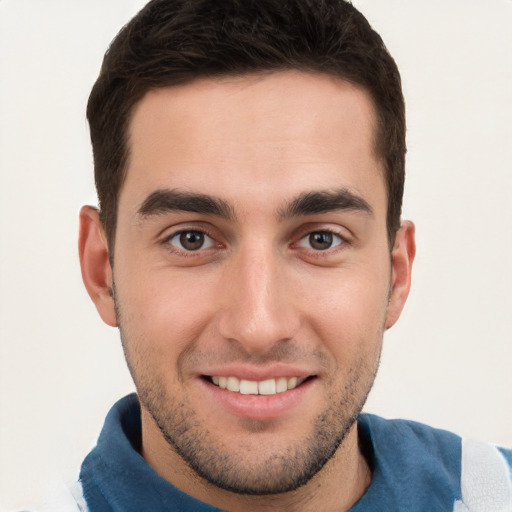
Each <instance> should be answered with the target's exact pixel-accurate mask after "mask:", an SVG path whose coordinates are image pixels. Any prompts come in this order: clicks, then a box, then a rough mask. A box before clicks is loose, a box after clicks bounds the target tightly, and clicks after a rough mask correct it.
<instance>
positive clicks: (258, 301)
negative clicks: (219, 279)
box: [218, 246, 300, 354]
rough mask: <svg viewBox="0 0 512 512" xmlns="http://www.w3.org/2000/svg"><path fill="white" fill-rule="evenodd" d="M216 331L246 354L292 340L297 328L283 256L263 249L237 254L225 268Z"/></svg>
mask: <svg viewBox="0 0 512 512" xmlns="http://www.w3.org/2000/svg"><path fill="white" fill-rule="evenodd" d="M224 278H225V280H224V283H225V285H223V288H222V291H221V297H220V304H221V308H220V311H219V312H218V329H219V332H220V335H221V336H222V337H223V338H224V339H227V340H230V341H232V342H237V343H239V344H240V345H241V346H242V347H243V348H244V349H245V351H247V352H248V353H260V354H263V353H265V352H267V351H269V350H270V349H271V348H272V347H274V346H276V345H278V344H280V343H283V342H286V341H289V340H291V339H293V338H294V337H295V336H296V334H297V331H298V330H299V326H300V313H299V309H298V308H297V304H295V299H294V297H295V296H294V293H293V290H292V288H293V286H292V284H291V282H290V280H289V279H287V272H286V262H285V257H284V256H280V255H279V254H276V251H273V250H272V249H265V248H264V247H262V246H260V247H253V248H252V249H251V248H248V249H246V250H244V251H240V253H239V254H238V255H236V257H234V258H233V261H232V262H231V263H230V264H229V265H228V266H227V267H226V273H225V275H224Z"/></svg>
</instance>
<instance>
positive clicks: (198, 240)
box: [180, 231, 204, 251]
mask: <svg viewBox="0 0 512 512" xmlns="http://www.w3.org/2000/svg"><path fill="white" fill-rule="evenodd" d="M180 244H181V246H182V247H183V248H184V249H187V251H197V250H198V249H201V247H202V246H203V244H204V233H201V232H200V231H185V232H183V233H181V235H180Z"/></svg>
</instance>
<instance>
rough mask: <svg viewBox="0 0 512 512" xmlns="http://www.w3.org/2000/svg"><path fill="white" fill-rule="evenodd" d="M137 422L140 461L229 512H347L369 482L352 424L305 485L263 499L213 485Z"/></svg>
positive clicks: (155, 433) (148, 424) (150, 425)
mask: <svg viewBox="0 0 512 512" xmlns="http://www.w3.org/2000/svg"><path fill="white" fill-rule="evenodd" d="M143 416H144V412H143ZM144 420H146V421H144ZM142 424H143V435H142V446H143V449H142V455H143V457H144V459H145V460H146V462H147V463H148V464H149V465H150V466H152V467H153V469H155V471H157V473H159V474H160V475H161V476H162V477H163V478H165V479H166V480H167V481H168V482H170V483H171V484H172V485H174V486H175V487H177V488H178V489H180V490H181V491H183V492H185V493H187V494H189V495H190V496H192V497H194V498H196V499H198V500H201V501H204V502H205V503H208V504H210V505H213V506H215V507H218V508H221V509H223V510H229V511H230V512H268V511H274V512H275V511H276V510H279V511H286V512H296V511H300V512H317V511H318V510H322V511H325V512H329V511H332V512H334V511H336V512H342V511H347V510H349V509H350V507H352V506H353V505H354V504H355V503H356V502H357V501H358V500H359V499H360V498H361V496H362V495H363V494H364V492H365V491H366V489H367V488H368V487H369V485H370V482H371V470H370V467H369V465H368V463H367V461H366V459H365V457H364V456H363V455H362V453H361V451H360V449H359V442H358V434H357V424H356V423H354V425H353V426H352V428H351V429H350V431H349V432H348V433H347V435H346V436H345V438H344V440H343V442H342V443H341V445H340V446H339V447H338V449H337V451H336V453H335V454H334V456H333V457H332V458H331V459H330V460H329V461H328V462H327V463H326V464H325V466H324V467H323V468H322V469H321V470H320V471H319V472H318V473H317V474H316V475H315V476H314V477H313V478H312V479H311V480H310V481H309V482H307V483H306V484H305V485H303V486H302V487H300V488H299V489H296V490H295V491H291V492H287V493H282V494H274V495H264V496H249V495H241V494H236V493H232V492H229V491H225V490H223V489H219V488H218V487H215V486H213V485H212V484H210V483H209V482H207V481H206V480H204V479H203V478H201V477H200V476H198V475H197V474H196V473H195V472H194V471H193V470H192V469H191V468H190V467H189V466H188V464H186V463H185V462H184V461H183V459H182V458H181V457H180V456H179V455H178V454H176V452H175V451H174V450H173V449H172V447H171V446H170V445H169V444H168V443H167V441H165V439H163V436H162V435H161V433H160V431H159V429H158V427H157V426H156V425H155V424H154V423H153V421H152V418H151V421H149V418H147V417H146V418H143V422H142ZM155 429H156V430H155Z"/></svg>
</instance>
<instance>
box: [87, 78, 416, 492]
mask: <svg viewBox="0 0 512 512" xmlns="http://www.w3.org/2000/svg"><path fill="white" fill-rule="evenodd" d="M375 125H376V120H375V112H374V109H373V106H372V103H371V101H370V99H369V97H368V95H367V94H366V93H365V92H363V91H362V90H360V89H359V88H357V87H354V86H352V85H349V84H348V83H346V82H343V81H341V80H338V79H334V78H332V77H328V76H323V75H318V74H303V73H299V72H291V71H290V72H279V73H275V74H269V75H259V76H246V77H242V78H224V79H221V80H217V81H212V80H202V81H196V82H194V83H191V84H188V85H184V86H179V87H174V88H169V89H162V90H157V91H153V92H150V93H148V94H147V95H146V96H145V97H144V98H143V99H142V101H141V102H140V103H139V104H138V105H137V107H136V109H135V111H134V115H133V118H132V120H131V124H130V130H129V135H130V140H129V144H130V148H131V154H130V161H129V166H128V172H127V179H126V182H125V183H124V185H123V187H122V190H121V192H120V200H119V211H118V224H117V226H118V227H117V233H116V245H115V254H114V271H113V282H114V288H115V301H116V316H115V317H114V316H113V313H112V312H111V310H112V305H111V300H110V299H109V298H105V300H104V304H103V305H100V306H98V309H99V310H100V313H102V316H103V317H104V319H106V320H107V321H108V322H109V323H112V324H114V323H116V322H117V323H118V324H119V327H120V330H121V336H122V341H123V347H124V349H125V354H126V358H127V361H128V365H129V367H130V370H131V372H132V375H133V378H134V381H135V384H136V387H137V391H138V394H139V398H140V401H141V405H142V423H143V445H144V451H145V453H146V454H147V455H148V457H149V458H151V457H152V458H153V460H154V465H159V464H160V466H161V467H162V466H165V463H166V462H167V463H169V461H173V464H174V465H175V466H176V465H177V467H178V468H179V467H182V468H185V467H186V468H192V469H193V471H194V472H195V473H197V474H199V475H200V476H202V477H203V478H204V479H206V481H208V482H210V483H212V484H214V485H215V486H217V487H220V488H222V489H226V490H230V491H234V492H237V493H244V494H269V493H279V492H285V491H290V490H293V489H295V488H297V487H299V486H301V485H303V484H304V483H305V482H307V481H308V480H309V479H311V478H312V477H313V476H314V475H315V474H316V473H317V472H318V471H319V470H320V469H321V468H322V467H323V466H324V464H325V463H326V462H327V461H328V460H329V459H330V458H331V457H332V456H333V454H334V453H335V452H336V450H337V449H338V446H339V445H340V443H341V442H342V441H343V438H344V437H345V436H346V434H347V432H350V431H353V430H354V419H355V417H356V416H357V414H358V413H359V412H360V410H361V408H362V406H363V404H364V402H365V399H366V396H367V394H368V392H369V390H370V388H371V386H372V383H373V380H374V376H375V372H376V370H377V366H378V361H379V356H380V351H381V344H382V336H383V332H384V330H385V328H386V327H389V326H390V325H391V324H392V323H394V321H395V320H396V318H397V317H398V314H399V312H400V309H401V307H402V305H403V301H404V300H405V296H406V294H407V293H406V291H405V292H404V290H402V291H400V287H402V288H404V284H403V281H404V280H405V281H406V283H405V288H407V289H408V274H407V276H405V277H404V276H403V275H402V274H403V272H406V273H407V272H408V265H410V264H409V263H404V264H403V265H401V264H400V263H397V261H398V262H400V261H401V260H400V258H399V257H398V258H396V257H395V256H396V254H398V252H392V251H391V249H390V247H389V245H388V240H387V233H386V204H387V197H386V189H385V182H384V174H383V173H384V169H383V165H382V162H381V161H380V159H379V157H378V155H376V153H375V150H374V148H375V140H374V134H375ZM397 240H398V242H397V244H398V245H399V244H400V240H401V235H400V233H399V236H398V237H397ZM395 251H396V248H395ZM402 252H403V250H402ZM402 267H403V268H402ZM406 267H407V268H406ZM404 268H405V270H404ZM401 272H402V273H401ZM107 273H108V272H107ZM107 280H108V279H107ZM97 305H98V303H97ZM113 318H115V320H114V319H113ZM109 319H110V320H109Z"/></svg>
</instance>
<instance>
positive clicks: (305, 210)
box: [279, 188, 373, 219]
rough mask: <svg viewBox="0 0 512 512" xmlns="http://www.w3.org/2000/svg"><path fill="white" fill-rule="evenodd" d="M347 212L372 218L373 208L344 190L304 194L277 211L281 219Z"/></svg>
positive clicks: (360, 198)
mask: <svg viewBox="0 0 512 512" xmlns="http://www.w3.org/2000/svg"><path fill="white" fill-rule="evenodd" d="M337 210H348V211H355V212H361V213H365V214H368V215H370V216H373V208H372V207H371V206H370V204H369V203H368V202H367V201H366V200H365V199H363V198H362V197H360V196H358V195H356V194H354V193H353V192H351V191H350V190H348V189H346V188H342V189H338V190H333V191H328V190H321V191H312V192H304V193H302V194H300V195H299V196H298V197H296V198H295V199H293V200H292V201H291V202H290V203H289V204H288V205H287V206H286V208H284V209H281V210H280V211H279V217H280V218H281V219H287V218H291V217H298V216H304V215H312V214H316V213H328V212H333V211H337Z"/></svg>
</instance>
